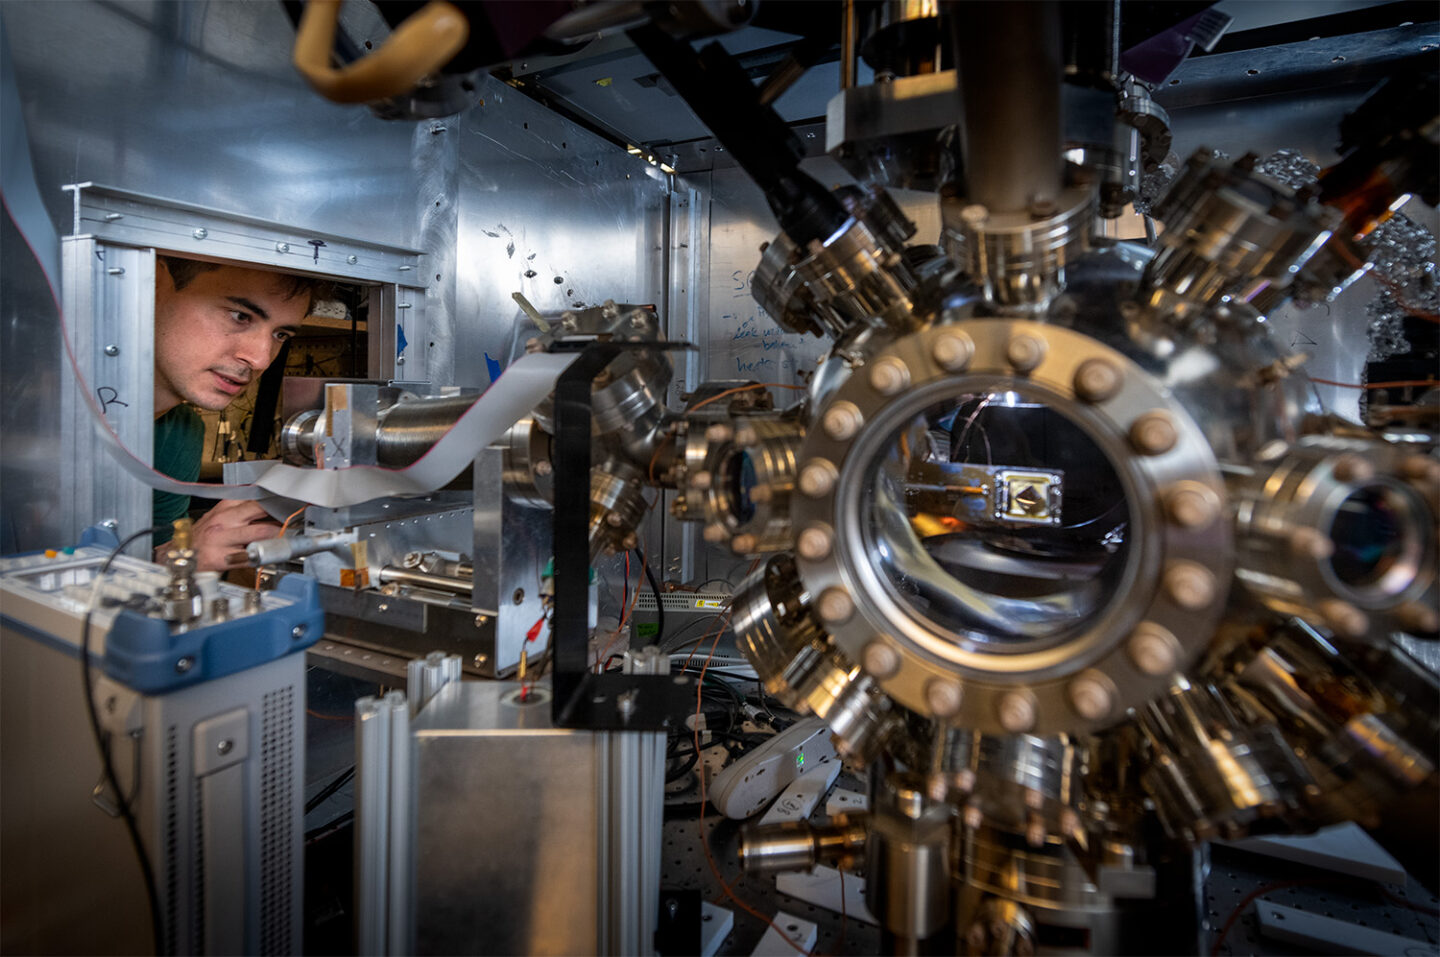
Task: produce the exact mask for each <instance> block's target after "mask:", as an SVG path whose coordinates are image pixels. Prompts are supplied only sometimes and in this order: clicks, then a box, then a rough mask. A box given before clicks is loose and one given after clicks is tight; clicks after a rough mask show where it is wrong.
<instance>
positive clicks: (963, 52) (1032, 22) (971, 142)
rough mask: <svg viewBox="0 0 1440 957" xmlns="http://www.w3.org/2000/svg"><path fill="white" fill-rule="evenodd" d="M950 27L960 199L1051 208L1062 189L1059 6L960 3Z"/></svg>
mask: <svg viewBox="0 0 1440 957" xmlns="http://www.w3.org/2000/svg"><path fill="white" fill-rule="evenodd" d="M951 24H952V35H953V38H954V43H955V53H956V64H957V68H958V70H959V75H960V97H961V102H962V106H963V110H964V115H963V117H962V119H961V123H960V130H961V138H960V143H961V150H962V151H963V154H964V178H965V182H964V190H963V192H964V196H965V199H966V200H967V201H968V202H969V203H972V204H979V205H982V206H984V207H986V208H987V209H988V210H990V212H992V213H997V212H1000V213H1007V212H1017V211H1020V210H1025V209H1028V208H1029V207H1030V206H1031V204H1032V202H1033V201H1035V200H1037V199H1038V200H1042V201H1043V200H1048V201H1049V202H1050V203H1052V204H1053V203H1054V202H1055V201H1056V200H1057V199H1058V198H1059V196H1060V191H1061V188H1062V185H1063V180H1062V172H1063V165H1062V159H1061V123H1060V83H1061V79H1062V72H1063V71H1062V65H1061V48H1060V9H1059V4H1058V3H1056V2H1054V0H1042V2H1037V3H988V2H966V3H961V4H958V5H957V6H956V7H955V9H954V11H953V16H952V17H951Z"/></svg>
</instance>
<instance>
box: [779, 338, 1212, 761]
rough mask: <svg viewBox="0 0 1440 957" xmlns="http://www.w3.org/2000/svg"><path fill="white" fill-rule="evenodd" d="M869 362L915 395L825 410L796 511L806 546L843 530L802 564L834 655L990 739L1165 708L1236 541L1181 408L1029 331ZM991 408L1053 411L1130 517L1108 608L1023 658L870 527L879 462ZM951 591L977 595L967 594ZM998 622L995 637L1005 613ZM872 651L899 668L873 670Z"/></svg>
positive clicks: (914, 349) (1158, 391)
mask: <svg viewBox="0 0 1440 957" xmlns="http://www.w3.org/2000/svg"><path fill="white" fill-rule="evenodd" d="M869 358H870V362H871V364H876V363H880V362H898V363H901V364H903V366H904V367H905V369H906V370H907V372H908V376H909V380H910V383H911V384H910V387H909V389H908V390H906V391H904V392H903V393H900V394H898V395H887V394H885V393H886V391H887V390H884V389H877V388H876V387H875V382H874V380H873V377H870V376H864V375H861V376H853V377H851V378H850V379H849V380H848V381H847V382H846V383H845V384H844V385H842V386H841V387H839V388H838V389H837V390H836V391H835V393H834V394H833V395H832V396H830V397H829V399H828V400H827V402H826V404H825V405H824V406H823V407H822V408H820V409H819V410H817V415H816V419H817V421H819V422H820V423H821V427H820V428H814V429H811V430H810V432H809V433H808V435H807V437H806V441H805V444H804V446H803V447H802V449H801V453H800V471H799V482H798V486H799V489H800V493H801V494H799V495H797V496H796V497H795V499H794V504H793V507H792V510H793V513H794V522H795V528H796V530H797V534H803V533H804V531H805V530H806V529H809V528H812V527H828V528H830V529H833V530H834V546H833V548H831V549H829V551H828V552H826V553H824V554H821V553H820V552H818V551H817V552H809V551H807V550H804V549H801V550H800V553H799V555H798V557H797V560H796V564H797V568H798V571H799V573H800V575H801V578H802V579H803V581H804V584H805V589H806V590H807V591H808V592H809V593H810V595H811V596H813V607H814V609H815V611H816V614H817V615H818V616H819V618H820V621H821V623H822V624H823V626H824V627H825V629H826V630H827V631H829V632H830V634H831V635H832V636H833V638H834V641H835V643H836V645H837V646H838V647H839V648H840V649H841V650H842V651H843V652H844V653H845V654H846V655H847V656H848V657H849V658H850V659H851V660H854V661H857V662H862V663H865V662H870V661H876V662H879V661H885V662H890V663H891V664H892V666H893V667H891V668H889V669H887V670H888V673H876V674H874V677H875V678H876V679H877V680H878V681H879V683H880V686H881V688H882V689H883V690H884V691H885V692H886V693H887V694H889V695H891V696H892V697H894V698H895V699H896V700H897V701H898V702H899V703H901V704H903V705H904V706H905V707H907V708H910V709H911V710H913V711H917V712H919V713H921V714H926V715H933V716H937V717H940V718H942V719H943V720H945V721H947V722H949V723H952V724H955V725H960V726H964V727H970V728H974V729H976V730H979V731H982V732H985V733H994V734H1003V733H1029V734H1039V735H1045V734H1055V733H1061V732H1072V733H1074V732H1083V731H1092V730H1097V729H1100V728H1103V727H1106V726H1108V725H1110V724H1113V723H1114V722H1116V721H1118V720H1119V719H1120V718H1121V717H1122V716H1123V715H1124V713H1125V710H1126V709H1127V708H1131V707H1134V706H1136V705H1139V704H1142V703H1143V702H1145V701H1147V700H1149V699H1151V698H1153V697H1155V696H1156V695H1159V694H1161V693H1163V692H1164V690H1165V688H1166V687H1167V686H1168V684H1169V681H1170V678H1171V676H1172V675H1173V674H1174V673H1175V672H1176V671H1178V670H1180V669H1183V668H1184V667H1185V666H1186V665H1187V664H1189V663H1190V662H1192V661H1193V660H1195V658H1196V657H1198V656H1199V654H1200V653H1201V651H1202V650H1203V649H1204V648H1205V647H1206V645H1207V643H1208V642H1209V639H1210V636H1211V635H1212V634H1213V633H1214V630H1215V627H1216V625H1217V623H1218V622H1219V620H1220V617H1221V614H1222V612H1223V610H1224V606H1225V599H1226V595H1227V592H1228V589H1229V583H1230V580H1231V558H1230V555H1231V551H1232V549H1231V529H1230V525H1229V523H1228V522H1226V521H1222V520H1220V516H1221V515H1222V514H1223V506H1224V503H1225V501H1226V491H1225V487H1224V485H1223V483H1222V482H1221V480H1220V477H1219V472H1218V469H1217V465H1216V461H1215V458H1214V454H1213V452H1212V450H1211V447H1210V445H1209V443H1208V442H1206V441H1205V439H1204V437H1203V435H1202V434H1201V432H1200V430H1199V428H1198V427H1197V426H1196V425H1195V424H1194V423H1193V421H1192V420H1191V419H1190V417H1189V416H1188V415H1187V414H1186V412H1185V410H1184V408H1183V407H1181V406H1180V405H1179V404H1178V402H1177V401H1176V400H1175V399H1174V398H1172V397H1171V396H1170V394H1169V393H1168V392H1167V391H1166V390H1165V389H1163V388H1162V387H1161V385H1160V384H1159V383H1158V382H1157V381H1156V380H1155V379H1154V378H1153V377H1152V376H1150V375H1149V374H1148V373H1146V372H1144V371H1143V370H1141V369H1140V368H1139V367H1138V366H1137V365H1135V364H1134V363H1133V362H1131V361H1130V360H1129V359H1127V358H1126V357H1125V356H1123V355H1122V354H1120V353H1119V352H1117V351H1115V350H1113V349H1111V348H1109V347H1107V346H1104V345H1102V344H1100V343H1099V342H1097V341H1095V340H1093V339H1090V338H1089V337H1086V336H1084V335H1082V334H1080V333H1077V332H1074V331H1072V330H1068V329H1064V328H1059V327H1054V326H1047V325H1044V324H1041V323H1036V322H1030V321H1022V320H1008V321H1007V320H972V321H967V322H964V323H961V324H958V325H953V326H939V327H932V328H929V329H926V330H923V331H921V332H917V333H913V334H910V335H908V336H904V337H902V338H899V339H897V340H895V341H893V342H892V343H891V344H889V345H888V346H887V347H885V348H883V349H881V350H879V351H878V353H877V354H875V355H872V356H870V357H869ZM1097 362H1098V363H1101V364H1103V366H1104V367H1105V368H1106V372H1105V373H1097V372H1096V369H1097V366H1096V365H1095V363H1097ZM882 384H883V383H882ZM988 394H1006V395H1018V396H1020V397H1021V398H1023V399H1025V400H1029V401H1032V402H1034V403H1039V404H1042V405H1044V406H1046V407H1048V408H1049V409H1051V410H1054V411H1056V412H1058V413H1060V414H1062V415H1063V416H1064V418H1066V419H1068V420H1069V422H1070V423H1072V424H1073V425H1074V426H1077V427H1078V428H1079V429H1081V430H1083V432H1084V433H1085V434H1086V436H1087V437H1088V439H1089V440H1090V442H1092V443H1093V445H1094V446H1095V447H1096V448H1097V449H1098V450H1099V451H1100V453H1101V454H1103V456H1104V457H1105V459H1107V460H1108V462H1109V464H1110V466H1111V468H1112V469H1113V471H1114V474H1115V476H1116V477H1117V480H1118V481H1119V483H1120V485H1121V486H1122V488H1123V492H1124V499H1125V502H1126V503H1127V507H1128V513H1129V514H1128V533H1127V537H1128V545H1127V546H1126V547H1127V553H1126V555H1125V559H1124V564H1123V569H1122V570H1121V571H1120V572H1119V573H1118V574H1117V576H1116V577H1115V578H1114V581H1113V589H1112V590H1111V593H1109V594H1105V595H1102V596H1100V597H1099V599H1098V600H1097V601H1096V603H1095V604H1094V605H1092V607H1091V608H1090V609H1089V611H1088V612H1086V613H1085V615H1084V616H1083V617H1081V618H1080V619H1079V620H1078V621H1075V622H1074V623H1073V625H1072V626H1069V627H1065V628H1063V629H1060V630H1058V631H1053V632H1052V633H1050V634H1048V635H1030V636H1026V635H1023V634H1022V635H1021V636H1020V637H1019V639H1018V640H1011V638H1013V636H1005V635H1001V634H999V633H997V632H995V631H988V632H987V631H986V630H985V629H982V628H965V629H958V628H953V627H950V626H949V625H948V624H941V623H938V622H937V621H936V620H935V619H934V617H933V616H931V615H929V614H927V612H926V611H925V610H924V609H923V608H922V607H920V605H917V604H916V603H915V602H913V601H912V600H910V599H909V598H907V597H906V596H905V595H902V594H901V593H900V591H899V590H898V589H897V587H896V585H895V584H894V582H892V581H891V580H890V579H889V578H888V577H887V575H886V574H884V573H882V572H881V571H880V570H878V569H877V567H876V558H877V555H880V554H882V553H883V550H884V548H886V547H888V546H887V545H886V544H884V543H882V542H881V541H880V540H879V538H878V537H877V535H876V534H874V532H873V527H872V526H873V522H867V518H873V519H876V520H878V521H882V522H883V521H887V520H888V519H887V517H886V513H885V512H884V510H883V509H877V508H875V507H874V505H875V502H874V500H873V495H871V492H872V491H873V489H874V487H875V482H876V476H877V469H876V462H877V460H878V459H879V458H880V457H881V456H883V455H884V454H885V452H886V450H887V449H889V448H892V447H893V446H894V442H895V436H897V435H898V434H899V432H900V431H901V430H902V428H903V427H904V426H905V424H906V423H908V422H910V421H911V420H912V419H913V418H914V417H915V416H917V415H919V414H920V413H922V412H923V411H925V410H926V409H927V408H929V407H930V406H931V405H932V404H933V403H935V402H937V401H941V400H945V399H950V398H953V397H956V396H963V395H988ZM1087 396H1088V398H1087ZM1181 491H1186V492H1190V493H1193V494H1194V495H1198V496H1199V498H1200V499H1201V503H1200V505H1199V506H1198V508H1197V509H1181V510H1180V514H1182V515H1184V516H1185V519H1184V520H1177V519H1176V518H1175V517H1174V516H1173V515H1172V514H1171V513H1170V512H1169V511H1167V508H1166V503H1167V500H1168V498H1169V497H1171V496H1173V495H1174V494H1176V493H1178V492H1181ZM867 496H869V497H868V498H867ZM1192 504H1193V503H1192ZM867 505H868V506H869V507H870V513H869V514H868V516H867V512H866V509H867ZM1207 505H1213V506H1214V507H1213V508H1207ZM1197 513H1198V515H1199V518H1198V519H1197V518H1196V515H1197ZM1207 519H1208V520H1207ZM901 520H902V521H903V520H904V516H903V515H902V516H901ZM799 544H800V543H799V542H797V548H798V546H799ZM915 545H916V547H917V548H919V547H923V546H920V545H919V543H918V542H916V543H915ZM945 584H946V585H947V587H948V586H955V590H957V591H958V592H961V593H963V592H964V591H965V589H964V586H962V585H961V584H960V583H959V582H957V581H955V580H954V579H948V580H947V581H946V582H945ZM962 600H964V599H962ZM977 601H978V599H977ZM972 610H973V609H972ZM1022 610H1023V607H1022ZM980 611H981V612H985V611H986V610H985V609H980ZM990 611H993V612H997V617H994V618H992V619H991V620H998V618H999V617H1003V614H1004V612H1005V608H1004V607H1000V608H998V609H990ZM982 617H983V615H982ZM872 646H873V647H880V648H885V649H888V650H889V651H890V652H893V654H882V653H877V652H875V651H870V652H869V653H868V654H867V649H870V648H872Z"/></svg>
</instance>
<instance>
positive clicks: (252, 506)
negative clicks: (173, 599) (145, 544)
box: [155, 499, 280, 572]
mask: <svg viewBox="0 0 1440 957" xmlns="http://www.w3.org/2000/svg"><path fill="white" fill-rule="evenodd" d="M279 533H280V523H279V522H276V521H274V520H273V519H271V518H270V515H269V514H268V513H267V512H266V511H265V509H263V508H261V507H260V505H259V503H257V502H242V501H236V500H233V499H226V500H225V501H223V502H220V503H219V504H217V505H216V506H215V507H214V508H212V509H211V510H210V511H208V512H206V513H205V516H204V517H203V518H201V519H200V520H199V521H198V522H196V523H195V528H194V530H193V531H192V532H191V541H192V543H193V544H192V547H193V548H194V549H195V566H196V569H197V570H198V571H202V572H223V571H228V570H229V569H231V568H238V567H241V566H242V565H243V563H241V562H236V563H234V564H231V563H229V562H227V561H226V557H227V556H229V555H230V554H231V553H233V552H237V551H244V549H245V546H246V545H249V544H250V543H251V542H258V541H261V540H263V539H266V538H274V537H275V536H276V535H278V534H279ZM169 550H170V545H169V544H168V543H167V544H165V545H161V546H160V547H159V548H157V549H156V550H155V557H156V560H157V561H164V558H165V553H166V552H168V551H169Z"/></svg>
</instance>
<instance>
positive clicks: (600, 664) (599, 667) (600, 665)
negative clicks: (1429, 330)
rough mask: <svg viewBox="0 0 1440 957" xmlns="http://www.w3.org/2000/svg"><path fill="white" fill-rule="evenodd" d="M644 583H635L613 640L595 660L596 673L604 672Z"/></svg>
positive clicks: (640, 581) (642, 580) (627, 556)
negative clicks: (611, 651) (607, 660)
mask: <svg viewBox="0 0 1440 957" xmlns="http://www.w3.org/2000/svg"><path fill="white" fill-rule="evenodd" d="M625 561H626V563H627V564H628V563H629V561H630V553H629V552H626V553H625ZM644 581H645V580H644V579H643V578H641V579H639V580H637V581H636V582H635V594H634V595H632V596H630V604H629V606H628V607H627V608H625V610H624V611H622V612H621V613H620V624H619V625H618V626H616V628H615V637H614V638H611V639H610V640H609V641H608V642H607V643H606V644H605V650H604V651H602V652H600V657H598V658H596V659H595V670H596V671H604V670H605V661H606V659H607V658H609V657H610V649H611V648H613V647H615V642H617V641H619V640H620V635H621V634H622V633H623V632H624V630H625V622H626V621H627V620H629V617H630V613H631V612H633V611H634V610H635V606H636V605H637V604H638V603H639V601H640V585H641V584H642V583H643V582H644Z"/></svg>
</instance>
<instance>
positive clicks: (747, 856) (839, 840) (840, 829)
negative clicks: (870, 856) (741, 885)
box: [740, 815, 869, 874]
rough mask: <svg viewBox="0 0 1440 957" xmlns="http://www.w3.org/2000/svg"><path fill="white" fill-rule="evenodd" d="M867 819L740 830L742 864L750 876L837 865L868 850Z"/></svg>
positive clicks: (801, 823) (800, 823)
mask: <svg viewBox="0 0 1440 957" xmlns="http://www.w3.org/2000/svg"><path fill="white" fill-rule="evenodd" d="M868 833H869V832H868V830H867V828H866V826H865V819H864V816H863V815H861V816H855V817H851V818H849V819H847V820H844V821H837V823H834V824H829V825H825V826H815V825H812V824H811V823H810V822H808V821H786V822H784V823H782V824H773V825H765V826H747V827H745V828H743V829H742V830H741V831H740V864H741V866H742V867H744V869H745V873H747V874H777V873H780V872H783V871H804V870H809V869H810V868H812V867H814V866H815V865H817V864H836V863H840V862H842V861H844V860H845V859H847V858H851V859H853V858H855V857H858V856H859V855H860V854H862V853H863V852H864V850H865V841H866V839H867V836H868Z"/></svg>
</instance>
